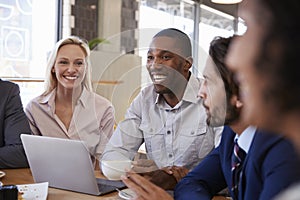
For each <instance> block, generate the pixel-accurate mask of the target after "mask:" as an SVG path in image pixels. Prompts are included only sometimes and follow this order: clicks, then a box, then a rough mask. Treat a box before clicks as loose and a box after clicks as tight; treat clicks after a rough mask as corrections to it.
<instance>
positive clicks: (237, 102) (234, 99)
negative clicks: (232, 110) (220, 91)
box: [230, 95, 244, 108]
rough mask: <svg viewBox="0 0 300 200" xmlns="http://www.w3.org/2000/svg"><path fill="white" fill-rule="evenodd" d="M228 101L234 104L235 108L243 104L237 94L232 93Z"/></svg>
mask: <svg viewBox="0 0 300 200" xmlns="http://www.w3.org/2000/svg"><path fill="white" fill-rule="evenodd" d="M230 101H231V104H232V105H234V106H235V107H236V108H242V107H243V105H244V104H243V102H242V101H241V100H240V99H239V97H238V96H237V95H233V96H232V97H231V99H230Z"/></svg>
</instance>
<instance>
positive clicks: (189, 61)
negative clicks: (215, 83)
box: [184, 56, 193, 70]
mask: <svg viewBox="0 0 300 200" xmlns="http://www.w3.org/2000/svg"><path fill="white" fill-rule="evenodd" d="M192 65H193V58H192V57H191V56H189V57H187V58H186V64H185V66H184V69H185V70H189V69H190V68H191V66H192Z"/></svg>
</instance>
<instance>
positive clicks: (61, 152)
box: [21, 134, 125, 195]
mask: <svg viewBox="0 0 300 200" xmlns="http://www.w3.org/2000/svg"><path fill="white" fill-rule="evenodd" d="M21 140H22V143H23V146H24V149H25V153H26V156H27V159H28V162H29V166H30V170H31V172H32V176H33V179H34V181H35V182H36V183H39V182H49V186H50V187H54V188H59V189H65V190H71V191H75V192H80V193H86V194H92V195H103V194H106V193H109V192H112V191H116V188H119V189H121V188H124V187H125V185H124V184H123V183H122V181H111V180H106V179H98V178H96V177H95V174H94V167H93V164H92V161H91V157H90V154H89V152H88V150H87V148H86V146H85V144H84V142H82V141H79V140H70V139H61V138H54V137H46V136H36V135H27V134H22V135H21Z"/></svg>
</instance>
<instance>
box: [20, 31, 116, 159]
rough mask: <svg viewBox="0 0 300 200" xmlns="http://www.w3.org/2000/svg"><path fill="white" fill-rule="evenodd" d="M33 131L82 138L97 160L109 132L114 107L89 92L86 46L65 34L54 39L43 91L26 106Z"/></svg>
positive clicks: (89, 78) (77, 39)
mask: <svg viewBox="0 0 300 200" xmlns="http://www.w3.org/2000/svg"><path fill="white" fill-rule="evenodd" d="M26 115H27V117H28V119H29V123H30V127H31V129H32V132H33V134H35V135H43V136H51V137H59V138H69V139H75V140H83V141H85V143H86V145H87V147H88V149H89V152H90V154H91V156H92V158H93V159H99V158H100V156H101V154H102V152H103V149H104V147H105V145H106V143H107V141H108V139H109V138H110V137H111V135H112V133H113V126H114V108H113V106H112V104H111V103H110V102H109V101H108V100H107V99H105V98H103V97H101V96H100V95H98V94H96V93H95V92H93V89H92V83H91V65H90V49H89V47H88V45H87V43H86V41H85V40H83V39H81V38H79V37H77V36H69V37H67V38H65V39H62V40H60V41H58V42H57V44H56V45H55V47H54V49H53V51H52V52H51V54H50V56H49V59H48V65H47V70H46V79H45V91H44V92H43V94H41V95H40V96H38V97H36V98H34V99H32V100H31V101H30V102H29V103H28V105H27V107H26Z"/></svg>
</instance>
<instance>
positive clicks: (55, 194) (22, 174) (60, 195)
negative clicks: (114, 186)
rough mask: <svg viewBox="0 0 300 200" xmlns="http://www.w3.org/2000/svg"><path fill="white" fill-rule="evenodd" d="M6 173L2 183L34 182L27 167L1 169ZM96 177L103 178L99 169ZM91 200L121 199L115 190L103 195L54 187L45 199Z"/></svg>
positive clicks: (49, 190) (49, 189)
mask: <svg viewBox="0 0 300 200" xmlns="http://www.w3.org/2000/svg"><path fill="white" fill-rule="evenodd" d="M2 171H4V172H5V173H6V175H5V176H4V177H3V178H2V179H1V181H2V182H3V184H4V185H9V184H14V185H17V184H32V183H34V181H33V177H32V174H31V171H30V169H29V168H23V169H3V170H2ZM95 175H96V177H99V178H101V177H102V178H103V175H102V174H101V173H100V171H95ZM69 199H72V200H73V199H74V200H77V199H78V200H85V199H89V200H93V199H107V200H121V198H120V197H119V196H118V194H117V192H113V193H110V194H106V195H103V196H93V195H88V194H82V193H78V192H71V191H67V190H60V189H56V188H51V187H49V188H48V198H47V200H69Z"/></svg>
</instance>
